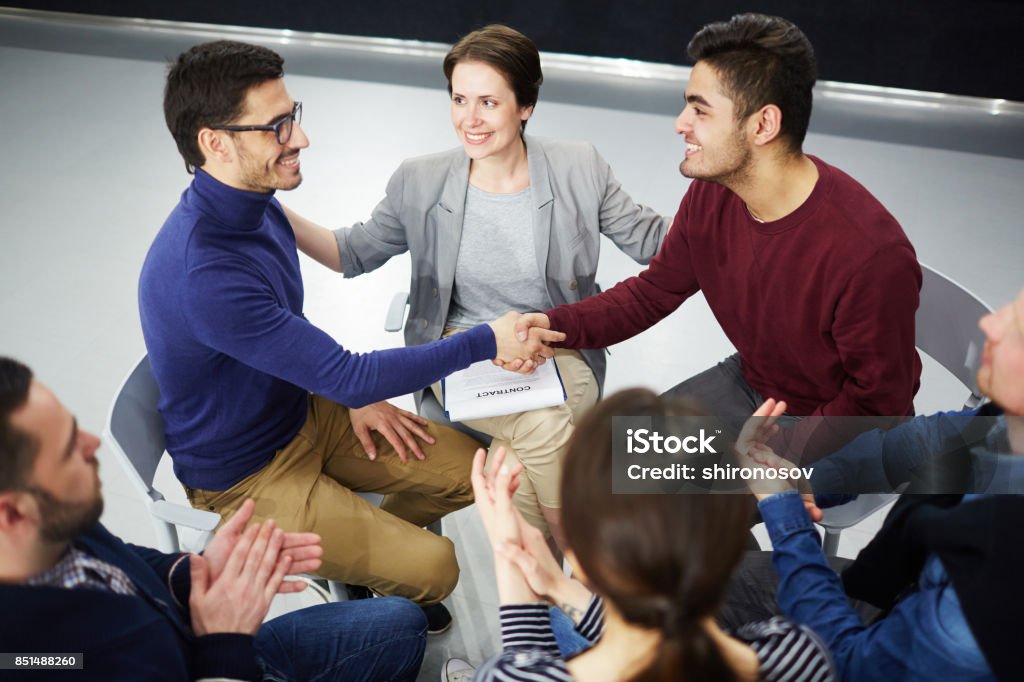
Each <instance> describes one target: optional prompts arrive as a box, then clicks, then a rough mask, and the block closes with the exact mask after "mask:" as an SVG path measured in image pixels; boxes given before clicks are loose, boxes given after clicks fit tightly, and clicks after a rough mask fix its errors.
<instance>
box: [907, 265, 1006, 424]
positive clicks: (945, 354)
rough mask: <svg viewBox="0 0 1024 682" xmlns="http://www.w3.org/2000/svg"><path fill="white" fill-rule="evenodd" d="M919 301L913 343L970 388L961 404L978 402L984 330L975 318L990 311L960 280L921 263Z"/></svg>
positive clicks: (979, 400) (967, 404) (978, 318)
mask: <svg viewBox="0 0 1024 682" xmlns="http://www.w3.org/2000/svg"><path fill="white" fill-rule="evenodd" d="M921 272H922V275H923V279H922V282H921V304H920V305H919V306H918V309H917V317H916V318H915V322H916V336H917V341H916V345H917V347H918V348H919V349H921V351H923V352H925V353H927V354H928V355H929V356H931V358H932V359H933V360H935V361H936V362H938V363H939V364H940V365H942V367H943V368H944V369H946V370H947V371H948V372H949V373H951V374H952V375H953V376H955V377H956V378H957V379H959V380H960V382H961V383H962V384H963V385H964V386H966V387H967V388H968V390H970V392H971V393H970V396H969V397H968V399H967V401H966V403H965V406H966V407H968V408H972V407H975V406H977V405H978V404H979V403H980V402H981V399H982V398H981V394H980V393H979V391H978V367H979V366H980V365H981V351H982V349H983V348H984V346H985V334H984V333H983V332H982V331H981V329H980V328H979V327H978V320H980V319H981V318H982V317H983V316H984V315H987V314H988V313H990V312H992V309H991V308H990V307H989V306H988V305H986V304H985V303H984V302H983V301H982V300H981V299H980V298H978V297H977V296H975V295H974V294H973V293H971V292H970V291H968V290H967V288H966V287H964V286H963V285H961V284H958V283H957V282H955V281H953V280H952V279H950V278H949V277H946V276H945V275H943V274H942V273H940V272H937V271H936V270H933V269H932V268H930V267H928V266H927V265H923V264H922V265H921Z"/></svg>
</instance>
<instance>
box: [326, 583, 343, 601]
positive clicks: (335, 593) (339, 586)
mask: <svg viewBox="0 0 1024 682" xmlns="http://www.w3.org/2000/svg"><path fill="white" fill-rule="evenodd" d="M327 587H328V588H329V589H330V591H331V596H332V597H334V601H348V588H347V587H346V585H345V583H339V582H335V581H334V580H328V581H327Z"/></svg>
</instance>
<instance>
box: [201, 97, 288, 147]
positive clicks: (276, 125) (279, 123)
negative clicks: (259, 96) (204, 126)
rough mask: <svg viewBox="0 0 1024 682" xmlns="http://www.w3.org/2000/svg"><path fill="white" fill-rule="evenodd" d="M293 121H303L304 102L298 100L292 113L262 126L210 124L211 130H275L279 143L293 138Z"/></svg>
mask: <svg viewBox="0 0 1024 682" xmlns="http://www.w3.org/2000/svg"><path fill="white" fill-rule="evenodd" d="M292 122H295V123H301V122H302V102H296V103H295V106H294V107H292V113H290V114H285V115H284V116H283V117H282V118H279V119H278V120H276V121H274V122H273V123H268V124H267V125H262V126H210V129H211V130H227V131H230V132H232V133H245V132H248V131H250V130H266V131H270V130H273V131H274V137H276V138H277V143H278V144H288V140H290V139H291V138H292V130H293V129H294V127H295V126H293V125H292Z"/></svg>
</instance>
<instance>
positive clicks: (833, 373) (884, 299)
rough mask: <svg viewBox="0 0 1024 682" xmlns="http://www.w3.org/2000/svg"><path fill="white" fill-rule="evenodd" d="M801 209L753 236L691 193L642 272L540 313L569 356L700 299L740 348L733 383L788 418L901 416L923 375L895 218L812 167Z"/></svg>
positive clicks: (832, 172)
mask: <svg viewBox="0 0 1024 682" xmlns="http://www.w3.org/2000/svg"><path fill="white" fill-rule="evenodd" d="M810 158H811V160H812V161H814V164H815V165H816V166H817V167H818V174H819V178H818V182H817V184H816V185H815V186H814V190H813V191H812V192H811V195H810V197H808V199H807V201H805V202H804V203H803V205H801V206H800V207H799V208H797V209H796V210H795V211H793V212H792V213H791V214H789V215H788V216H786V217H784V218H782V219H781V220H776V221H774V222H770V223H759V222H757V221H755V220H754V219H753V218H751V217H750V214H749V213H748V212H747V210H746V207H745V206H744V204H743V201H742V200H741V199H740V198H739V197H738V196H737V195H736V194H734V193H733V192H732V191H731V190H729V189H726V188H725V187H723V186H721V185H718V184H715V183H711V182H704V181H701V180H694V181H693V182H692V183H691V185H690V188H689V190H688V191H687V192H686V195H685V196H684V197H683V200H682V203H681V204H680V205H679V212H678V213H677V214H676V217H675V221H674V222H673V224H672V229H671V230H669V233H668V236H667V237H666V238H665V242H664V244H662V247H661V250H660V251H659V252H658V255H657V256H655V257H654V260H652V261H651V264H650V266H649V267H648V268H647V270H645V271H644V272H642V273H640V275H638V276H636V277H631V278H630V279H627V280H625V281H623V282H620V283H619V284H617V285H616V286H615V287H613V288H612V289H609V290H608V291H605V292H604V293H602V294H600V295H598V296H593V297H591V298H588V299H585V300H583V301H581V302H579V303H575V304H572V305H562V306H558V307H557V308H554V309H552V310H549V311H548V312H547V315H548V317H549V318H550V320H551V328H552V329H556V330H558V331H562V332H565V333H566V334H567V338H566V340H565V343H564V344H562V345H564V346H566V347H569V348H603V347H605V346H610V345H612V344H615V343H618V342H620V341H623V340H625V339H628V338H630V337H632V336H634V335H636V334H638V333H640V332H642V331H643V330H645V329H647V328H648V327H651V326H652V325H653V324H655V323H656V322H658V321H659V320H661V319H662V318H664V317H665V316H667V315H668V314H669V313H671V312H672V311H674V310H675V309H676V308H678V307H679V305H680V304H682V302H683V301H685V300H686V299H687V298H689V297H690V296H692V295H693V294H694V293H696V292H697V291H699V290H701V291H703V292H704V296H705V298H706V299H707V301H708V304H709V305H710V306H711V310H712V312H713V313H714V315H715V317H716V318H717V319H718V322H719V323H720V324H721V325H722V329H723V330H724V331H725V333H726V335H727V336H728V337H729V340H730V341H732V343H733V345H735V346H736V348H737V350H738V351H739V354H740V358H741V360H742V363H743V374H744V376H745V378H746V380H747V383H749V384H750V385H751V386H752V387H753V388H755V389H756V390H757V391H758V392H759V393H760V394H761V395H763V396H765V397H772V398H777V399H780V400H785V401H786V402H787V403H788V404H789V410H788V411H789V413H790V414H793V415H801V416H802V415H825V416H839V415H907V414H911V413H912V410H913V397H914V394H915V393H916V392H917V388H918V385H919V383H920V381H919V380H920V375H921V360H920V358H918V356H917V351H916V350H915V348H914V314H915V312H916V311H917V304H918V292H919V291H920V289H921V268H920V266H919V265H918V263H917V257H916V255H915V253H914V249H913V247H912V246H911V245H910V241H909V240H908V239H907V236H906V235H905V234H904V233H903V230H902V228H900V226H899V223H897V222H896V219H895V218H893V217H892V215H890V214H889V212H888V211H886V210H885V207H883V206H882V205H881V204H880V203H879V202H878V200H877V199H875V198H874V197H873V196H871V194H870V193H869V192H868V191H867V190H866V189H864V187H862V186H861V185H860V184H859V183H858V182H857V181H855V180H854V179H853V178H851V177H850V176H848V175H846V174H845V173H843V172H842V171H841V170H839V169H837V168H833V167H832V166H829V165H828V164H826V163H825V162H823V161H821V160H820V159H817V158H815V157H813V156H812V157H810Z"/></svg>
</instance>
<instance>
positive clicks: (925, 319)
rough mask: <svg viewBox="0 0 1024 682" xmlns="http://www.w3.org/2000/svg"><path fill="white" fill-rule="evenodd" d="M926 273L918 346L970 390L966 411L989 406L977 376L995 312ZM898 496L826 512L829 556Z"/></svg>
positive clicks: (864, 499)
mask: <svg viewBox="0 0 1024 682" xmlns="http://www.w3.org/2000/svg"><path fill="white" fill-rule="evenodd" d="M921 272H922V275H923V278H922V281H921V303H920V306H919V307H918V309H917V315H916V317H915V318H914V321H915V326H916V330H915V335H916V345H917V347H918V349H919V350H921V351H922V352H923V353H926V354H927V355H929V356H930V357H931V358H932V359H933V360H935V361H936V362H938V363H939V364H940V365H942V367H943V368H945V369H946V370H947V371H948V372H949V373H950V374H952V375H953V376H954V377H956V378H957V379H958V380H959V381H960V383H962V384H963V385H964V386H965V387H966V388H967V390H968V391H969V395H968V397H967V400H966V401H965V402H964V409H965V410H967V409H972V408H975V407H977V406H978V405H980V404H981V403H982V401H983V398H982V396H981V393H980V392H979V390H978V384H977V377H978V367H979V366H980V364H981V351H982V349H983V348H984V346H985V335H984V334H983V333H982V331H981V329H980V328H979V327H978V320H980V319H981V318H982V316H984V315H987V314H988V313H990V312H992V309H991V308H990V307H989V306H988V305H986V304H985V303H984V302H983V301H982V300H981V299H980V298H978V297H977V296H975V295H974V294H972V293H971V292H970V291H968V290H967V289H966V288H964V287H963V286H961V285H960V284H958V283H956V282H954V281H953V280H951V279H949V278H948V277H946V276H945V275H943V274H941V273H939V272H937V271H935V270H933V269H931V268H930V267H928V266H927V265H924V264H923V263H922V264H921ZM897 497H898V494H897V493H883V494H866V495H860V496H858V497H857V499H855V500H853V501H852V502H848V503H847V504H844V505H840V506H838V507H832V508H830V509H826V510H825V518H824V519H823V520H822V522H821V526H822V527H823V528H824V529H825V538H824V542H823V543H822V548H823V549H824V550H825V554H826V555H828V556H835V555H836V553H837V552H838V551H839V536H840V534H841V533H842V532H843V530H845V529H846V528H849V527H851V526H855V525H857V524H858V523H860V522H861V521H863V520H864V519H866V518H867V517H868V516H871V515H872V514H874V513H875V512H876V511H878V510H879V509H881V508H882V507H884V506H885V505H887V504H889V503H890V502H893V501H894V500H895V499H896V498H897Z"/></svg>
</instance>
